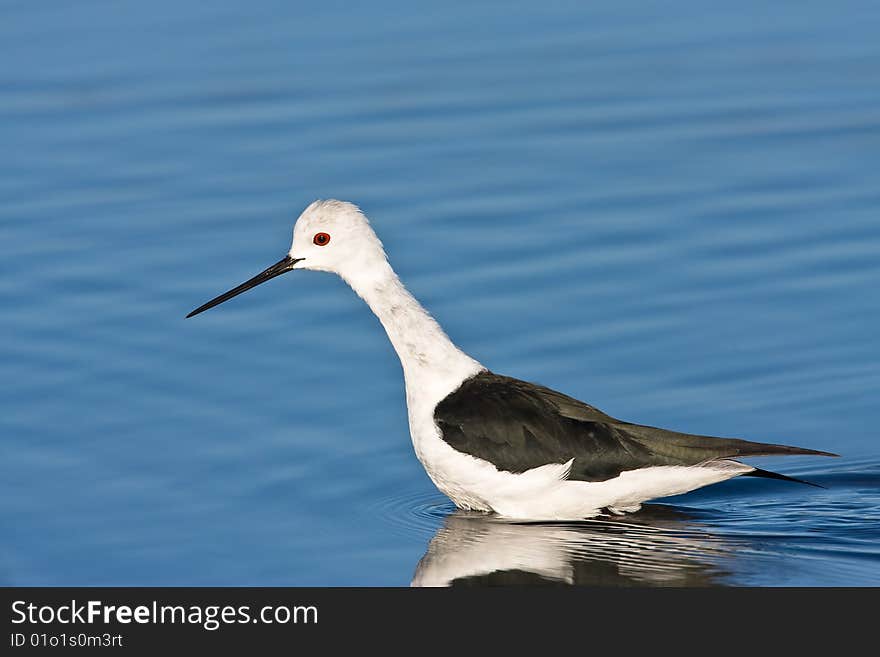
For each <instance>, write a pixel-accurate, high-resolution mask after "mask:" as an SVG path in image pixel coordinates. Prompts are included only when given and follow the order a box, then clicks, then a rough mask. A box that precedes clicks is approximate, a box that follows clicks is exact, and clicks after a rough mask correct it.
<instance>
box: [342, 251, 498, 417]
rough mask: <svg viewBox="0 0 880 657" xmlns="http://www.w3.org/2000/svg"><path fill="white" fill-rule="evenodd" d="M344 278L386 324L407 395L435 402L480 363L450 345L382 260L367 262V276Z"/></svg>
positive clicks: (458, 383)
mask: <svg viewBox="0 0 880 657" xmlns="http://www.w3.org/2000/svg"><path fill="white" fill-rule="evenodd" d="M343 278H345V279H346V281H347V282H348V284H349V285H351V287H352V288H353V289H354V291H355V292H357V294H358V295H359V296H360V297H361V298H363V299H364V301H366V302H367V304H368V305H369V306H370V309H371V310H372V311H373V312H374V313H375V314H376V316H377V317H378V318H379V321H380V322H381V323H382V326H383V327H385V332H386V333H387V334H388V339H389V340H391V344H392V345H393V346H394V350H395V351H396V352H397V355H398V357H399V358H400V363H401V365H402V366H403V374H404V378H405V380H406V388H407V398H408V400H410V401H413V398H414V397H419V398H420V399H431V400H433V403H437V402H439V401H440V400H441V399H442V398H443V397H445V396H446V395H447V394H449V393H450V392H452V391H453V390H455V389H457V388H458V386H459V385H460V384H461V382H462V381H464V380H465V379H467V378H468V377H470V376H473V375H474V374H476V373H477V372H480V371H482V370H484V369H485V368H484V367H483V366H482V365H481V364H480V363H478V362H477V361H476V360H474V359H473V358H471V357H470V356H468V355H467V354H466V353H464V352H463V351H462V350H461V349H459V348H458V347H456V346H455V344H454V343H453V342H452V340H450V339H449V337H448V336H447V335H446V333H445V332H444V331H443V329H442V328H441V327H440V325H439V324H438V323H437V321H436V320H435V319H434V318H433V317H431V315H430V314H429V313H428V311H427V310H425V309H424V308H423V307H422V305H421V304H420V303H419V302H418V301H417V300H416V298H415V297H413V295H412V294H410V292H409V290H407V289H406V288H405V287H404V285H403V283H401V282H400V279H399V278H398V277H397V274H396V273H395V272H394V270H393V269H392V268H391V265H389V264H388V263H387V262H385V261H383V262H382V263H380V264H379V265H377V266H375V267H373V268H371V273H370V275H369V276H357V277H352V278H351V279H350V278H348V277H345V276H343Z"/></svg>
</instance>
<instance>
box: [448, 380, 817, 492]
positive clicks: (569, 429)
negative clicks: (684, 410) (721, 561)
mask: <svg viewBox="0 0 880 657" xmlns="http://www.w3.org/2000/svg"><path fill="white" fill-rule="evenodd" d="M434 419H435V421H436V423H437V426H438V427H439V428H440V430H441V433H442V437H443V440H445V441H446V442H447V443H448V444H449V445H451V446H452V447H453V448H455V449H457V450H458V451H461V452H464V453H466V454H470V455H471V456H475V457H477V458H480V459H483V460H486V461H489V462H491V463H492V464H494V465H495V467H497V468H498V469H499V470H505V471H508V472H515V473H519V472H525V471H526V470H530V469H532V468H536V467H539V466H542V465H546V464H548V463H567V462H568V461H573V463H572V466H571V472H570V474H569V478H570V479H576V480H582V481H604V480H607V479H611V478H613V477H616V476H617V475H619V474H620V473H621V472H624V471H627V470H636V469H638V468H645V467H651V466H661V465H698V464H701V463H705V462H708V461H712V460H716V459H723V458H731V457H738V456H766V455H771V454H815V455H823V456H834V455H833V454H829V453H828V452H817V451H814V450H809V449H803V448H800V447H788V446H785V445H770V444H764V443H755V442H750V441H746V440H739V439H736V438H713V437H710V436H698V435H692V434H686V433H679V432H676V431H668V430H666V429H657V428H655V427H648V426H643V425H639V424H631V423H629V422H624V421H622V420H618V419H616V418H613V417H611V416H610V415H606V414H605V413H603V412H602V411H600V410H598V409H596V408H594V407H592V406H590V405H589V404H585V403H584V402H581V401H578V400H577V399H574V398H572V397H568V396H567V395H563V394H562V393H559V392H556V391H555V390H551V389H550V388H545V387H544V386H539V385H536V384H534V383H528V382H526V381H520V380H518V379H513V378H510V377H506V376H500V375H497V374H493V373H491V372H481V373H480V374H477V375H476V376H474V377H471V378H470V379H468V380H466V381H465V382H464V383H463V384H462V385H461V386H460V387H459V389H458V390H456V391H455V392H453V393H452V394H450V395H449V396H448V397H446V398H445V399H444V400H443V401H441V402H440V403H439V404H438V405H437V408H436V409H435V411H434Z"/></svg>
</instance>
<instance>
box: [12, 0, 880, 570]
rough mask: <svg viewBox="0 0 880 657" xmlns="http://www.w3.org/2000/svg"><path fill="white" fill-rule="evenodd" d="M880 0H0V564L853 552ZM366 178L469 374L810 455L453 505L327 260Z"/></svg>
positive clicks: (872, 539) (649, 565)
mask: <svg viewBox="0 0 880 657" xmlns="http://www.w3.org/2000/svg"><path fill="white" fill-rule="evenodd" d="M878 28H880V6H878V5H877V3H872V2H848V1H847V2H838V3H809V2H808V3H804V2H797V3H784V2H783V3H770V4H768V3H763V2H757V1H746V2H742V3H736V4H735V5H730V6H728V7H719V6H716V5H714V4H712V5H710V4H706V3H702V2H698V1H696V0H694V1H692V2H656V3H638V5H633V4H629V3H603V4H599V3H584V2H570V3H529V2H522V3H517V2H514V3H512V2H504V3H466V4H462V5H461V6H460V7H459V8H455V7H451V6H446V5H443V6H441V5H437V6H433V7H430V8H429V7H427V6H423V5H421V4H419V3H408V2H395V3H361V4H358V3H333V2H326V1H325V2H320V3H318V2H316V3H288V2H280V1H279V2H258V3H254V2H247V3H245V2H237V3H235V2H223V3H198V2H191V3H180V2H169V1H167V0H162V1H157V2H151V3H135V2H115V1H113V2H111V1H110V0H107V1H105V2H88V3H61V2H40V3H36V2H6V3H3V7H2V20H0V44H2V46H0V47H2V53H3V56H2V57H0V141H2V156H0V245H2V247H0V248H2V258H0V381H2V393H0V450H2V451H0V531H2V540H0V583H3V584H11V585H126V584H131V585H134V584H141V585H163V584H168V585H186V584H189V585H227V584H228V585H238V584H250V585H282V584H283V585H406V584H409V583H410V582H411V581H415V583H453V584H464V585H467V584H485V583H493V582H510V583H514V582H527V583H539V582H542V583H546V582H554V583H600V584H610V585H617V584H621V585H625V584H643V585H651V584H670V583H671V584H686V585H691V584H693V585H698V584H700V585H702V584H708V585H712V584H720V585H731V584H732V585H749V584H759V585H869V584H871V585H878V584H880V448H878V436H877V429H876V427H877V421H878V403H877V399H878V393H880V341H878V339H877V336H878V335H880V328H878V326H880V294H878V288H880V185H878V170H880V74H878V72H880V39H878V38H877V34H878ZM319 197H336V198H343V199H348V200H352V201H355V202H357V203H359V204H360V205H361V206H362V207H363V208H364V210H365V211H366V212H367V214H368V215H369V216H370V217H371V218H372V220H373V224H374V226H375V227H376V229H377V231H378V232H379V234H380V237H381V238H382V239H383V240H384V242H385V245H386V247H387V250H388V252H389V255H390V257H391V259H392V262H393V264H394V265H395V267H396V269H397V270H398V272H399V273H400V275H401V277H402V278H403V279H404V281H405V282H406V283H407V284H408V285H409V287H410V288H411V289H412V290H413V292H414V293H415V294H416V296H418V297H419V298H420V299H421V300H422V301H423V302H424V303H425V305H426V306H427V307H428V308H429V309H430V310H431V311H432V312H433V313H434V314H435V316H436V317H437V318H438V319H439V320H440V322H441V323H442V324H443V325H444V327H445V328H446V329H447V330H448V332H449V333H450V335H451V336H452V337H453V339H454V340H455V341H456V342H457V343H458V344H460V345H461V346H462V347H463V348H464V349H465V350H467V351H468V352H469V353H471V354H472V355H474V356H475V357H476V358H478V359H479V360H480V361H482V362H483V363H485V364H486V365H488V366H489V367H491V368H492V369H493V370H495V371H497V372H500V373H505V374H509V375H512V376H517V377H520V378H524V379H527V380H532V381H537V382H541V383H544V384H545V385H549V386H551V387H554V388H557V389H559V390H562V391H564V392H566V393H569V394H571V395H574V396H577V397H579V398H582V399H585V400H587V401H589V402H590V403H592V404H594V405H596V406H598V407H599V408H601V409H603V410H605V411H606V412H608V413H610V414H612V415H616V416H618V417H623V418H626V419H628V420H631V421H636V422H640V423H644V424H652V425H655V426H665V427H670V428H675V429H679V430H683V431H691V432H695V433H710V434H715V435H731V436H742V437H748V438H751V439H755V440H762V441H768V442H787V443H793V444H797V445H801V446H805V447H812V448H817V449H824V450H831V451H835V452H839V453H840V454H842V458H840V459H820V458H791V459H787V460H786V459H778V458H777V459H764V460H762V462H760V465H762V466H763V467H767V468H770V469H776V470H780V471H782V472H785V473H787V474H790V475H794V476H799V477H805V478H808V479H811V480H813V481H815V482H817V483H820V484H822V485H824V486H826V487H827V488H826V489H820V488H810V487H806V486H797V485H793V484H786V483H785V482H776V481H765V480H755V479H744V480H735V481H731V482H727V483H725V484H720V485H717V486H714V487H710V488H706V489H703V490H700V491H697V492H695V493H692V494H689V495H686V496H682V497H679V498H674V499H668V500H664V501H663V504H662V505H657V506H654V507H651V508H648V509H647V510H646V511H645V512H644V513H640V514H636V515H634V516H631V517H627V518H624V519H623V520H618V521H600V522H593V523H584V524H583V525H562V526H558V525H512V524H510V523H500V522H498V521H497V520H494V519H492V518H485V517H474V516H473V515H472V514H463V513H455V512H454V509H453V507H452V506H451V504H450V503H449V502H448V500H446V498H445V497H443V496H442V495H441V494H440V493H439V492H437V491H436V489H434V487H433V486H432V484H431V482H430V481H429V480H428V478H427V476H426V475H425V474H424V472H423V470H422V468H421V466H420V464H419V463H418V461H417V460H416V458H415V456H414V454H413V452H412V447H411V444H410V439H409V435H408V428H407V421H406V410H405V404H404V394H403V382H402V376H401V372H400V366H399V364H398V361H397V360H396V357H395V355H394V353H393V351H392V349H391V347H390V346H389V344H388V343H387V340H386V338H385V336H384V333H383V332H382V330H381V327H380V325H379V324H378V322H377V321H376V320H375V318H374V317H373V316H372V315H371V314H370V313H369V312H368V310H367V309H366V307H364V306H363V305H362V303H361V301H360V300H359V299H357V298H356V297H355V295H354V294H353V293H351V292H350V291H349V290H348V289H347V288H346V287H345V286H344V284H343V283H342V282H341V281H339V280H337V279H336V278H334V277H332V276H329V275H326V274H316V273H309V272H307V273H301V274H291V275H289V276H286V277H284V278H280V279H278V280H277V281H273V282H272V283H270V284H268V285H265V286H262V287H261V288H259V289H258V290H254V291H252V292H250V293H248V295H246V296H243V297H241V298H239V299H236V300H234V301H231V302H229V303H228V304H225V305H224V306H223V307H221V308H218V309H216V310H213V311H211V312H209V313H206V314H205V315H203V316H200V317H198V318H196V319H193V320H184V315H185V314H186V313H187V312H188V311H189V310H191V309H192V308H194V307H195V306H197V305H199V304H201V303H203V302H204V301H206V300H208V299H209V298H211V297H213V296H214V295H216V294H218V293H220V292H222V291H224V290H226V289H228V288H230V287H232V286H233V285H235V284H237V283H239V282H241V281H243V280H245V279H246V278H248V277H250V276H251V275H253V274H254V273H256V272H258V271H260V270H261V269H263V268H264V267H266V266H268V265H269V264H271V263H273V262H275V261H276V260H278V258H280V257H281V256H282V255H283V254H284V253H285V251H286V249H287V248H288V245H289V239H290V230H291V226H292V224H293V221H294V220H295V218H296V216H297V215H298V213H299V212H300V211H301V210H302V208H303V207H305V205H306V204H308V203H309V202H310V201H312V200H313V199H315V198H319Z"/></svg>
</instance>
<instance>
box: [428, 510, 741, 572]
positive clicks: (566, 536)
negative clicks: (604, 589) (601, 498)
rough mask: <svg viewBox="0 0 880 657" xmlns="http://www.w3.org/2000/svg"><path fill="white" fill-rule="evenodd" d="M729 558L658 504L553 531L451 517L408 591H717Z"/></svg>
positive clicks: (726, 550) (725, 546) (725, 549)
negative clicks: (673, 588)
mask: <svg viewBox="0 0 880 657" xmlns="http://www.w3.org/2000/svg"><path fill="white" fill-rule="evenodd" d="M732 554H733V548H732V546H731V544H730V543H729V542H727V541H726V540H722V539H720V538H718V537H714V536H711V535H709V534H708V533H707V532H706V531H705V530H702V529H700V528H699V527H698V525H697V524H696V523H695V521H694V520H693V519H691V518H689V517H688V516H687V515H686V514H684V513H683V512H681V511H678V510H673V509H671V508H669V507H664V506H660V505H650V506H646V507H645V508H644V510H643V511H642V512H640V513H638V514H636V515H635V516H629V517H627V518H626V519H612V518H609V519H596V520H589V521H584V522H580V523H551V524H548V523H525V524H524V523H511V522H506V521H504V520H500V519H499V518H497V517H493V516H485V515H483V514H475V513H468V512H463V511H456V512H454V513H451V514H450V515H448V516H447V517H446V520H445V522H444V523H443V526H442V527H441V528H440V529H439V530H438V532H437V534H436V535H435V536H434V538H433V539H432V540H431V543H430V545H429V546H428V551H427V552H426V553H425V556H424V557H422V559H421V561H420V562H419V564H418V566H417V567H416V572H415V575H414V576H413V580H412V585H413V586H492V585H548V584H550V585H582V586H583V585H594V586H596V585H600V586H628V585H629V586H716V585H721V584H723V583H724V582H723V581H722V580H723V579H724V578H725V576H726V575H727V573H726V571H725V570H724V569H723V568H722V565H721V564H722V563H723V562H724V561H725V560H726V559H729V558H730V557H731V556H732Z"/></svg>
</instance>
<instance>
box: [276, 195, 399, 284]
mask: <svg viewBox="0 0 880 657" xmlns="http://www.w3.org/2000/svg"><path fill="white" fill-rule="evenodd" d="M288 255H289V257H290V258H293V259H295V260H297V263H296V264H295V265H294V267H293V268H294V269H313V270H315V271H329V272H333V273H334V274H339V275H340V276H342V277H343V278H344V279H346V280H347V281H349V282H352V281H353V280H360V279H363V278H365V277H366V278H369V277H370V276H371V274H374V273H377V272H378V271H381V270H383V269H384V267H383V265H385V264H386V262H387V260H386V257H385V249H384V248H382V242H380V241H379V238H378V237H377V236H376V233H374V232H373V229H372V228H371V227H370V222H369V221H367V218H366V217H365V216H364V213H363V212H361V211H360V208H358V207H357V206H356V205H355V204H354V203H349V202H347V201H333V200H330V201H315V202H314V203H312V204H311V205H310V206H309V207H307V208H306V209H305V210H303V213H302V214H301V215H300V216H299V219H297V220H296V225H295V226H294V227H293V243H292V244H291V245H290V252H289V253H288Z"/></svg>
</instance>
